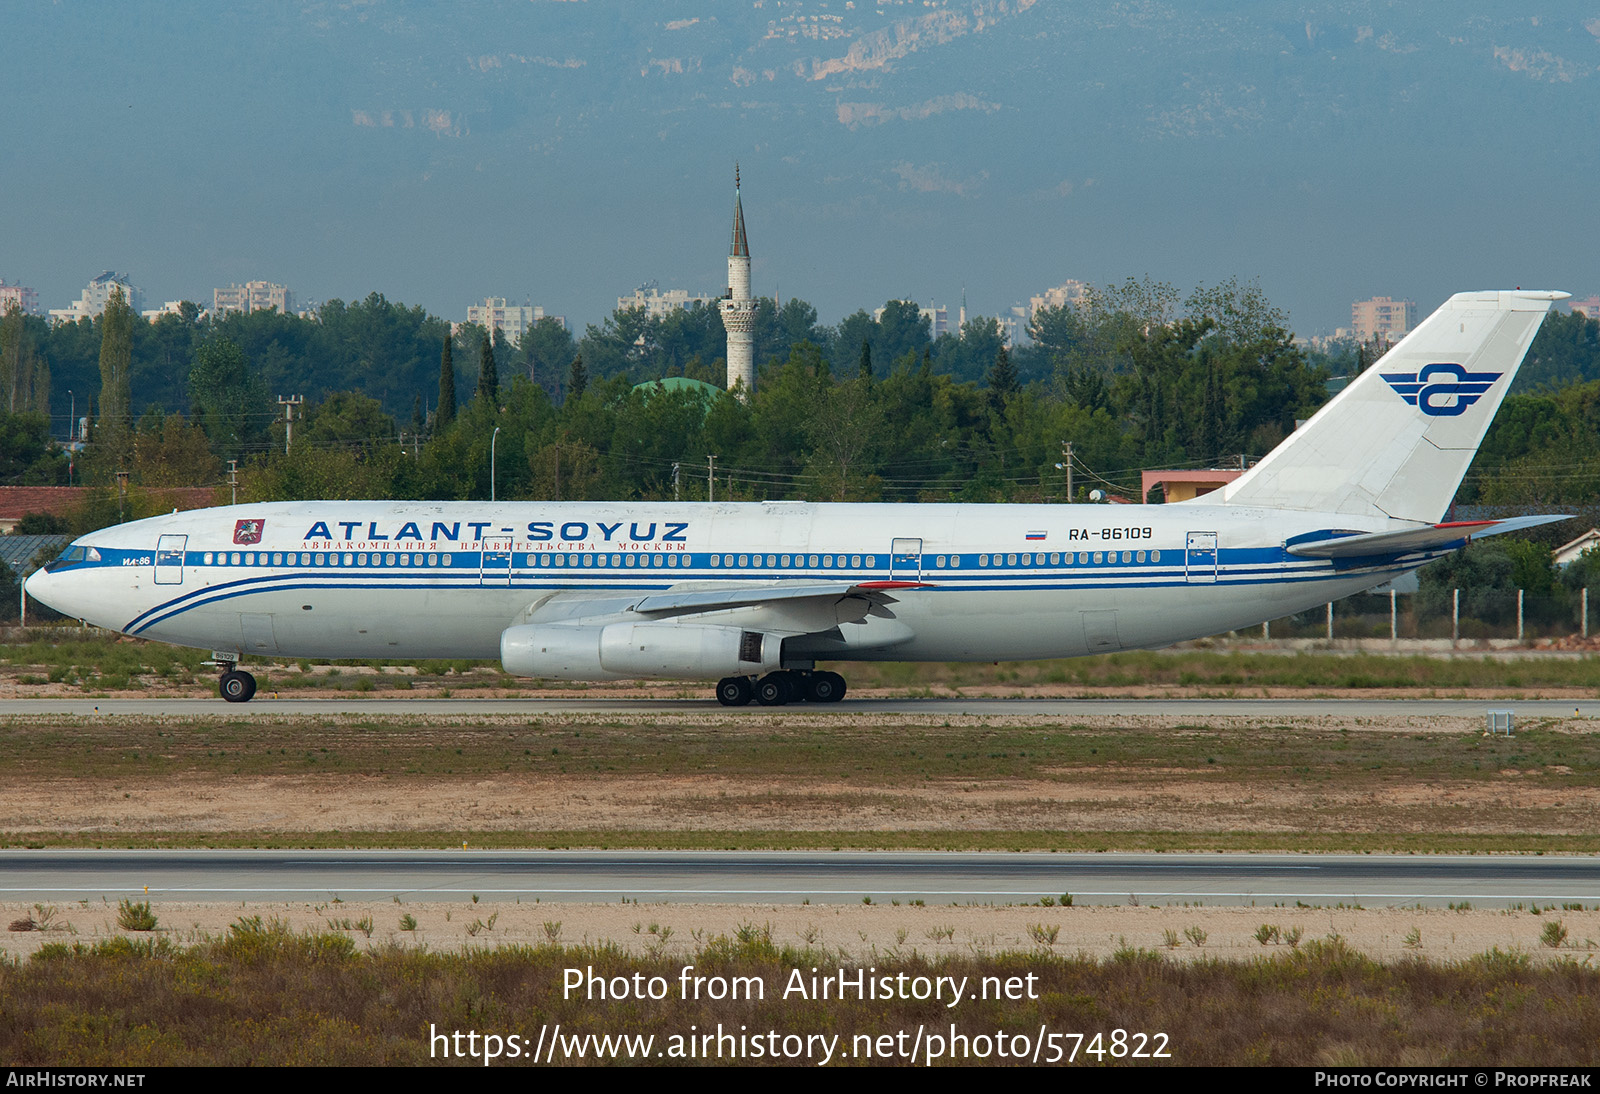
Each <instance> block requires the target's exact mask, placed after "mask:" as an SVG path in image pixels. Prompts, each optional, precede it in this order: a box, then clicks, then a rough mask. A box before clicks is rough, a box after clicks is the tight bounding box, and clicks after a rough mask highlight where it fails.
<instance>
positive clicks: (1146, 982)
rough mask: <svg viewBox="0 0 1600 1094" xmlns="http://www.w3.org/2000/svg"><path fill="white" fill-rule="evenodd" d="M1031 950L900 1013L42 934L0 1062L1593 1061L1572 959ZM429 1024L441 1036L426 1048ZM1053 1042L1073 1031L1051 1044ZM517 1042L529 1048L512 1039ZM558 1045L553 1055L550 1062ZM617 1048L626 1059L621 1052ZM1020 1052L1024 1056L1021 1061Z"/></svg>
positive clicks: (724, 945) (758, 971) (244, 923)
mask: <svg viewBox="0 0 1600 1094" xmlns="http://www.w3.org/2000/svg"><path fill="white" fill-rule="evenodd" d="M1048 947H1049V943H1048V942H1044V941H1041V943H1040V948H1039V949H1036V950H1033V951H1030V952H1027V953H1006V954H997V955H992V956H965V955H962V956H957V955H945V956H940V957H937V958H929V957H923V956H918V955H916V954H914V953H898V954H880V955H877V956H876V957H875V958H874V959H873V960H872V962H871V964H872V965H873V966H874V969H875V972H874V974H873V975H874V976H876V977H880V978H881V977H897V976H899V975H900V974H902V973H904V974H905V975H906V976H908V977H917V976H926V977H936V976H953V977H957V978H966V980H967V983H968V984H970V985H972V986H973V990H974V992H976V985H978V984H979V983H981V982H982V980H983V978H984V977H994V978H997V979H996V980H995V982H996V983H1003V982H1006V981H1008V980H1012V978H1022V977H1027V978H1031V980H1029V981H1028V982H1029V983H1031V984H1032V985H1033V988H1032V991H1031V993H1030V994H1029V995H1028V996H1027V997H1025V998H1022V999H1020V1000H1014V1001H1013V1000H1006V999H998V998H992V997H991V998H987V999H985V998H982V997H981V996H980V998H977V999H970V998H969V999H964V1000H963V1001H962V1002H961V1003H960V1004H959V1006H958V1007H957V1008H956V1009H955V1010H953V1011H951V1010H947V1009H944V1008H942V1007H940V1006H938V1005H936V1004H929V1003H925V1002H918V1001H916V1000H895V999H889V1000H885V999H869V1000H858V999H854V998H846V999H843V1000H839V999H832V1000H829V1001H827V1002H825V1003H823V1002H817V1001H815V1000H811V999H805V998H795V997H793V996H791V997H788V998H785V997H784V994H783V992H784V989H785V988H786V987H788V986H789V985H790V984H791V982H792V981H791V977H792V975H793V974H794V971H795V970H809V969H811V968H813V967H816V968H818V969H820V970H821V973H822V974H823V975H826V974H828V973H830V972H832V970H833V969H838V968H841V967H842V968H844V969H846V970H848V971H850V973H851V974H852V975H853V970H854V967H855V964H856V963H855V962H852V961H846V960H842V959H841V958H840V957H839V956H838V955H836V954H832V953H829V952H828V951H824V950H818V949H815V948H814V947H811V946H807V947H805V948H800V949H796V948H789V947H779V946H777V945H775V944H774V943H773V941H772V938H771V934H770V932H768V931H765V930H763V929H761V928H759V927H754V926H752V927H751V928H750V929H748V930H740V931H737V932H735V934H734V935H732V936H726V935H722V936H717V937H715V938H707V939H704V940H703V941H702V942H701V943H700V944H699V945H698V947H697V948H696V951H695V952H694V953H692V954H691V955H688V956H671V957H665V956H663V957H651V956H648V955H646V956H633V957H630V956H626V955H624V954H622V953H621V951H620V950H618V949H617V948H615V947H613V946H608V945H599V946H560V945H555V944H551V945H542V946H537V947H504V948H498V949H487V948H482V947H475V948H470V949H468V950H467V951H465V952H461V953H435V952H426V951H419V950H416V949H412V948H407V947H384V946H379V947H372V948H369V949H367V950H364V951H363V950H361V949H359V948H358V944H357V942H356V941H355V940H354V939H352V938H351V937H350V936H349V935H348V934H339V933H296V932H292V931H289V930H288V929H287V928H285V927H284V926H283V925H282V924H280V923H277V922H276V921H272V920H268V921H266V922H263V921H262V919H261V918H260V917H259V916H252V917H248V918H244V919H240V920H239V921H238V922H237V923H235V924H234V926H233V927H232V928H231V929H230V930H229V931H228V932H227V933H226V934H225V935H224V936H222V937H220V938H213V939H210V940H206V941H201V942H198V943H195V944H192V945H188V946H180V945H175V944H173V943H172V942H170V941H169V940H167V939H165V938H141V939H135V940H129V939H125V938H118V939H113V940H110V941H106V942H101V943H99V944H95V945H86V944H83V943H74V944H67V943H53V944H49V945H46V946H45V947H44V948H43V949H42V950H40V951H39V953H38V954H37V955H36V956H35V957H33V958H32V959H30V960H29V961H27V962H26V963H23V964H13V965H0V1058H3V1059H5V1060H6V1062H7V1063H8V1064H9V1065H11V1066H13V1067H37V1066H45V1065H64V1066H117V1067H124V1068H127V1067H133V1068H140V1067H150V1066H161V1065H174V1064H202V1065H221V1066H240V1065H253V1066H281V1065H285V1064H325V1065H364V1066H372V1065H396V1064H399V1065H418V1064H425V1063H429V1062H433V1063H441V1062H452V1063H458V1064H461V1065H466V1066H478V1067H481V1066H483V1063H484V1061H483V1059H482V1050H481V1048H479V1049H478V1051H477V1053H476V1057H475V1058H474V1056H469V1055H467V1051H468V1048H475V1047H477V1046H481V1045H482V1044H483V1043H484V1035H485V1034H487V1033H493V1034H495V1035H496V1036H498V1037H500V1038H501V1039H502V1040H501V1041H500V1042H499V1044H498V1047H499V1050H500V1051H501V1053H502V1058H501V1059H500V1060H498V1061H496V1062H497V1063H502V1064H504V1063H512V1064H515V1063H525V1062H526V1061H525V1060H511V1059H508V1058H507V1057H508V1056H509V1053H508V1048H509V1046H510V1044H511V1043H512V1042H510V1041H509V1039H508V1035H510V1034H512V1033H515V1034H517V1035H518V1036H519V1037H526V1038H528V1041H529V1044H530V1045H531V1043H532V1042H534V1041H535V1040H537V1038H538V1037H539V1036H540V1034H541V1032H544V1033H546V1034H553V1027H554V1026H555V1025H556V1024H557V1023H559V1024H560V1026H561V1031H562V1033H563V1034H564V1035H566V1036H568V1037H571V1036H586V1035H588V1034H599V1035H608V1034H609V1035H618V1034H626V1035H637V1036H646V1037H653V1038H655V1039H656V1040H655V1041H653V1042H652V1043H651V1048H650V1050H649V1051H648V1052H647V1053H645V1056H646V1058H652V1059H654V1058H658V1057H656V1056H655V1053H656V1051H660V1052H662V1053H663V1056H662V1057H659V1058H666V1059H670V1058H671V1057H672V1053H673V1052H674V1051H684V1050H686V1047H687V1043H686V1042H684V1041H682V1040H681V1038H682V1035H683V1034H684V1033H685V1032H686V1031H688V1030H689V1029H690V1028H695V1029H698V1030H708V1031H715V1030H716V1029H717V1027H718V1024H719V1023H720V1024H721V1025H722V1026H723V1027H724V1028H725V1029H728V1030H735V1031H736V1030H738V1029H739V1027H741V1026H742V1027H745V1028H746V1029H747V1030H748V1031H765V1030H768V1029H774V1030H778V1031H780V1033H783V1032H795V1033H800V1034H802V1035H805V1034H820V1035H824V1036H835V1035H836V1036H837V1037H838V1039H839V1040H838V1042H837V1047H836V1048H835V1052H834V1059H835V1061H836V1062H837V1061H838V1060H839V1059H841V1055H842V1056H843V1058H844V1059H846V1060H850V1061H853V1062H865V1058H866V1057H867V1055H868V1052H869V1050H870V1051H871V1052H872V1053H873V1058H874V1059H878V1060H881V1062H897V1063H903V1062H907V1061H904V1060H900V1059H896V1058H895V1057H894V1056H892V1055H891V1056H888V1057H887V1058H884V1057H879V1056H878V1055H877V1053H878V1052H880V1051H882V1050H884V1049H886V1048H888V1047H889V1046H888V1044H887V1043H885V1042H881V1041H880V1040H879V1038H880V1037H881V1036H882V1035H883V1034H885V1033H892V1032H893V1031H895V1030H897V1029H907V1030H915V1029H917V1028H918V1026H919V1024H922V1025H925V1026H926V1027H927V1028H928V1029H929V1030H930V1031H933V1030H937V1029H938V1028H939V1027H940V1026H944V1025H947V1024H948V1023H951V1022H954V1023H955V1024H956V1025H957V1027H958V1029H959V1031H960V1032H962V1033H965V1034H966V1035H967V1036H969V1037H972V1036H975V1035H977V1034H979V1033H986V1034H989V1035H991V1036H992V1035H993V1031H995V1030H998V1029H1005V1030H1007V1031H1008V1036H1017V1035H1020V1034H1022V1033H1024V1032H1027V1033H1028V1034H1029V1035H1032V1034H1033V1033H1034V1032H1035V1031H1037V1030H1039V1029H1040V1028H1041V1027H1043V1028H1044V1029H1046V1030H1054V1031H1067V1032H1070V1033H1081V1034H1083V1035H1084V1036H1083V1040H1082V1041H1081V1042H1080V1043H1079V1044H1078V1046H1077V1050H1078V1052H1077V1054H1078V1059H1077V1061H1076V1062H1078V1063H1128V1062H1135V1061H1130V1060H1128V1059H1127V1058H1126V1056H1124V1057H1122V1058H1118V1057H1116V1056H1115V1054H1114V1053H1113V1052H1112V1051H1111V1050H1110V1048H1109V1046H1110V1045H1111V1043H1112V1039H1113V1038H1114V1037H1115V1034H1114V1032H1113V1031H1114V1030H1125V1031H1132V1032H1134V1033H1140V1032H1142V1033H1145V1034H1147V1035H1151V1036H1149V1039H1148V1040H1146V1041H1145V1042H1144V1044H1145V1046H1146V1051H1150V1050H1152V1049H1154V1048H1156V1047H1157V1045H1159V1048H1160V1050H1163V1051H1165V1052H1168V1053H1170V1056H1169V1057H1162V1058H1159V1059H1151V1060H1144V1061H1137V1063H1140V1064H1149V1063H1167V1062H1170V1063H1172V1064H1178V1065H1186V1066H1205V1065H1218V1064H1232V1065H1238V1064H1266V1065H1276V1066H1295V1067H1307V1066H1329V1065H1333V1066H1350V1065H1367V1066H1372V1065H1396V1064H1418V1063H1427V1064H1429V1065H1432V1066H1481V1065H1501V1066H1506V1065H1513V1066H1514V1065H1522V1066H1542V1067H1549V1066H1571V1065H1591V1066H1592V1065H1593V1064H1594V1063H1595V1061H1596V1059H1597V1058H1600V1049H1597V1047H1596V1046H1597V1044H1600V1038H1597V1037H1596V1036H1595V1033H1596V1030H1597V1029H1600V972H1597V971H1596V970H1595V969H1593V968H1589V967H1586V966H1581V965H1578V964H1576V963H1573V962H1571V961H1561V960H1556V961H1554V962H1551V963H1549V964H1535V963H1533V962H1532V961H1530V960H1529V959H1528V956H1527V955H1526V954H1521V953H1509V954H1508V953H1502V952H1499V951H1494V952H1491V953H1489V954H1484V955H1481V956H1479V957H1475V958H1472V959H1469V960H1465V961H1459V962H1450V963H1443V962H1431V961H1428V960H1426V959H1423V958H1420V957H1416V956H1411V955H1408V957H1407V958H1406V959H1405V960H1402V961H1398V962H1393V963H1382V962H1377V961H1374V960H1371V959H1369V958H1367V957H1365V956H1363V955H1361V954H1359V953H1356V952H1354V951H1352V950H1350V949H1349V948H1348V947H1347V946H1346V945H1345V944H1344V943H1343V941H1342V940H1340V939H1339V938H1337V937H1330V938H1327V939H1319V940H1314V941H1311V942H1307V943H1305V944H1303V945H1301V946H1300V947H1299V948H1298V949H1292V950H1291V949H1288V948H1286V947H1280V948H1278V949H1276V950H1273V951H1270V952H1267V953H1263V954H1262V955H1261V956H1258V957H1256V958H1254V959H1251V960H1235V961H1221V960H1214V959H1204V958H1202V959H1200V960H1196V961H1193V962H1178V961H1171V960H1168V959H1166V958H1165V957H1164V956H1163V955H1162V954H1160V953H1158V952H1156V951H1151V950H1140V949H1135V948H1132V947H1128V948H1126V951H1125V952H1122V953H1120V954H1119V955H1118V956H1117V957H1114V958H1112V959H1110V960H1105V961H1100V960H1094V959H1090V958H1085V957H1075V956H1070V955H1064V954H1055V953H1051V952H1049V949H1048ZM684 965H694V966H695V967H696V970H697V972H698V973H701V974H705V975H719V976H723V977H728V978H731V977H733V976H741V977H749V978H752V979H751V980H749V981H747V982H746V983H747V984H759V985H760V990H759V992H757V991H754V990H751V991H749V992H748V993H747V994H749V995H753V996H756V997H755V998H741V999H739V1000H737V1001H732V1000H720V1001H719V1000H714V999H710V998H705V997H702V998H687V999H685V998H681V997H680V995H679V993H678V991H677V990H676V989H677V988H678V985H679V984H680V979H679V977H680V970H681V969H682V968H683V966H684ZM574 968H575V969H581V970H585V972H586V973H590V974H592V975H594V976H596V977H599V978H602V979H604V980H607V981H612V980H613V978H616V977H625V978H627V979H628V981H630V982H631V981H632V980H633V978H634V974H636V973H637V974H640V977H641V982H645V983H648V982H649V979H650V978H651V977H660V978H661V981H662V982H663V983H664V984H666V985H668V988H669V990H668V992H667V995H666V998H663V999H660V1000H649V999H645V1000H629V1001H626V1002H616V1001H613V1000H606V1001H598V1000H592V999H590V998H588V997H587V995H586V993H585V992H584V991H582V990H578V991H570V992H569V991H567V990H565V985H566V983H567V980H566V970H568V969H574ZM805 975H809V974H808V973H807V974H805ZM1015 982H1017V983H1021V982H1022V981H1021V980H1017V981H1015ZM996 994H999V993H998V992H997V993H996ZM930 1006H931V1007H932V1009H930ZM439 1031H444V1038H443V1043H442V1044H441V1039H440V1038H438V1037H435V1036H432V1035H433V1034H436V1033H438V1032H439ZM456 1031H460V1032H461V1034H462V1036H461V1038H460V1041H461V1044H462V1046H463V1047H462V1050H461V1051H462V1055H461V1056H456V1055H455V1051H456V1045H455V1042H454V1041H453V1039H452V1038H453V1034H454V1033H455V1032H456ZM468 1031H473V1032H475V1033H476V1034H477V1039H476V1044H474V1043H473V1042H471V1041H469V1040H468V1038H467V1036H466V1034H467V1032H468ZM1155 1034H1161V1035H1162V1037H1161V1038H1160V1040H1159V1041H1157V1039H1156V1038H1155V1037H1154V1036H1153V1035H1155ZM1096 1035H1099V1038H1100V1040H1099V1046H1100V1050H1101V1051H1100V1052H1099V1053H1098V1055H1097V1054H1096V1053H1095V1051H1094V1049H1093V1048H1092V1047H1091V1046H1093V1045H1094V1044H1095V1041H1094V1038H1095V1037H1096ZM674 1036H677V1037H679V1038H680V1040H678V1041H677V1042H674V1041H673V1040H672V1038H673V1037H674ZM1125 1036H1126V1035H1125ZM803 1039H804V1038H803V1037H802V1038H801V1040H803ZM893 1040H895V1039H894V1038H890V1041H893ZM1119 1040H1120V1039H1119ZM570 1043H571V1042H570V1041H568V1042H563V1045H570ZM746 1043H747V1044H748V1042H746ZM1057 1043H1058V1044H1059V1043H1061V1042H1057ZM924 1044H925V1042H924ZM675 1045H676V1046H677V1047H676V1049H675V1047H674V1046H675ZM1071 1047H1072V1044H1071V1041H1070V1040H1068V1041H1067V1042H1066V1044H1065V1045H1063V1052H1065V1051H1069V1050H1070V1048H1071ZM1085 1049H1088V1052H1087V1053H1086V1052H1085ZM446 1050H448V1058H446ZM518 1051H519V1052H526V1051H528V1050H527V1049H524V1048H522V1047H521V1046H520V1043H519V1047H518ZM724 1051H725V1052H732V1051H733V1050H732V1049H725V1050H724ZM923 1051H924V1052H926V1048H924V1050H923ZM554 1055H555V1058H556V1060H558V1061H560V1062H568V1061H569V1059H570V1057H569V1055H568V1053H566V1052H564V1051H560V1050H558V1051H557V1052H556V1053H555V1054H554ZM618 1055H620V1056H621V1057H622V1059H621V1060H619V1061H618V1062H626V1061H627V1052H626V1050H624V1051H623V1052H621V1053H619V1054H618ZM713 1058H715V1056H714V1055H713ZM1000 1059H1001V1058H1000V1057H998V1056H997V1055H996V1054H994V1052H993V1050H992V1046H991V1048H990V1051H989V1053H988V1058H987V1059H981V1060H978V1059H968V1060H966V1061H963V1062H968V1063H979V1064H985V1065H993V1064H995V1063H997V1062H1000ZM1006 1059H1008V1060H1011V1059H1016V1054H1012V1055H1009V1056H1008V1057H1006ZM1030 1059H1031V1057H1030V1056H1029V1055H1027V1054H1022V1060H1021V1061H1019V1062H1029V1061H1030ZM594 1062H601V1061H594ZM607 1062H609V1061H607ZM725 1062H732V1063H739V1062H744V1063H750V1062H763V1063H764V1062H773V1061H769V1060H768V1059H765V1058H763V1059H755V1060H752V1059H749V1058H746V1059H744V1060H726V1061H725ZM775 1062H779V1063H783V1062H801V1061H785V1060H783V1059H781V1058H780V1059H779V1060H777V1061H775ZM810 1062H818V1061H817V1060H812V1061H810ZM917 1062H924V1061H922V1060H919V1061H917ZM935 1062H938V1061H935ZM1041 1062H1042V1061H1041Z"/></svg>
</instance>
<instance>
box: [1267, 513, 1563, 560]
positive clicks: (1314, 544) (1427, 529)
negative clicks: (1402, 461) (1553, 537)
mask: <svg viewBox="0 0 1600 1094" xmlns="http://www.w3.org/2000/svg"><path fill="white" fill-rule="evenodd" d="M1570 519H1571V518H1570V517H1567V516H1532V517H1513V518H1511V519H1509V520H1458V521H1450V522H1448V523H1446V524H1431V525H1423V526H1422V527H1419V528H1406V529H1402V530H1401V531H1398V532H1357V531H1353V530H1350V529H1342V528H1329V529H1325V530H1324V531H1320V532H1312V533H1309V534H1308V535H1305V536H1296V537H1295V538H1294V539H1291V540H1289V541H1288V542H1287V543H1285V544H1284V550H1286V551H1288V552H1289V553H1290V554H1291V555H1299V556H1301V557H1302V558H1370V557H1373V556H1377V555H1403V554H1409V553H1410V552H1412V551H1427V550H1431V549H1434V548H1438V547H1447V546H1450V545H1451V544H1456V543H1460V544H1465V543H1466V542H1467V540H1469V539H1471V538H1472V537H1473V536H1497V535H1500V534H1501V533H1502V532H1515V531H1520V530H1521V529H1523V528H1534V527H1537V526H1538V525H1541V524H1550V523H1552V522H1554V521H1558V520H1570Z"/></svg>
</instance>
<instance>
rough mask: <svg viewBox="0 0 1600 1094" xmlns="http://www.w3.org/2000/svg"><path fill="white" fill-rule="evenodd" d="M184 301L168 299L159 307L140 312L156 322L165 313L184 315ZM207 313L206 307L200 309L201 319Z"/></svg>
mask: <svg viewBox="0 0 1600 1094" xmlns="http://www.w3.org/2000/svg"><path fill="white" fill-rule="evenodd" d="M184 303H185V301H182V300H168V301H167V302H166V303H165V304H163V305H161V306H160V307H159V308H151V309H149V310H148V311H142V312H140V313H139V314H140V315H142V316H144V317H145V318H146V319H148V320H150V322H152V323H154V322H155V321H156V320H157V319H160V318H161V317H162V316H163V315H182V314H183V305H184ZM207 314H208V313H207V311H206V310H205V309H204V308H201V309H200V310H199V317H200V318H201V319H204V318H205V317H206V315H207Z"/></svg>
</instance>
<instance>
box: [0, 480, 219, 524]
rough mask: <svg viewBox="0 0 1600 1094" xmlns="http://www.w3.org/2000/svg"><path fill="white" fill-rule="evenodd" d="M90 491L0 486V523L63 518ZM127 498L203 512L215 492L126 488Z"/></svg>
mask: <svg viewBox="0 0 1600 1094" xmlns="http://www.w3.org/2000/svg"><path fill="white" fill-rule="evenodd" d="M90 491H91V488H90V487H87V486H0V520H20V519H21V518H23V517H25V516H27V515H28V514H29V513H53V514H55V515H57V516H66V515H68V514H70V513H72V512H73V511H74V510H75V509H77V508H78V507H79V506H81V505H82V504H83V503H84V501H85V500H86V498H87V497H88V495H89V493H90ZM128 494H129V496H130V497H138V498H141V499H144V500H145V502H146V503H147V504H146V508H150V507H151V506H150V505H149V503H150V502H156V503H157V504H156V505H155V506H154V508H156V509H158V510H165V509H205V508H207V507H208V506H212V505H216V504H217V492H216V490H214V489H213V488H211V487H209V486H175V487H170V488H166V489H154V488H151V489H147V488H145V487H142V486H130V487H129V488H128Z"/></svg>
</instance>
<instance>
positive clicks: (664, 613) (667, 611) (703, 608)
mask: <svg viewBox="0 0 1600 1094" xmlns="http://www.w3.org/2000/svg"><path fill="white" fill-rule="evenodd" d="M927 585H928V583H927V582H923V581H827V582H817V583H807V584H804V585H797V584H794V583H792V582H789V583H784V584H772V585H734V586H732V587H727V586H724V587H720V588H712V589H696V590H691V591H687V592H680V591H678V590H676V589H669V590H667V591H666V592H664V593H651V594H649V595H648V596H645V597H643V598H641V599H640V600H638V601H637V602H636V603H635V604H634V605H633V610H634V611H636V612H638V613H639V614H641V615H649V616H656V617H669V616H679V615H698V614H700V613H702V612H720V611H729V610H732V609H734V608H749V607H756V606H773V607H778V606H784V605H791V604H795V603H796V602H799V601H805V600H816V601H822V602H827V603H830V604H831V603H836V602H838V601H840V600H843V599H846V598H849V597H856V598H859V599H861V600H863V601H866V602H867V603H869V604H871V605H873V606H876V607H882V606H883V605H885V604H893V603H894V597H893V596H891V595H889V593H890V592H891V590H895V589H921V588H926V587H927Z"/></svg>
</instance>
